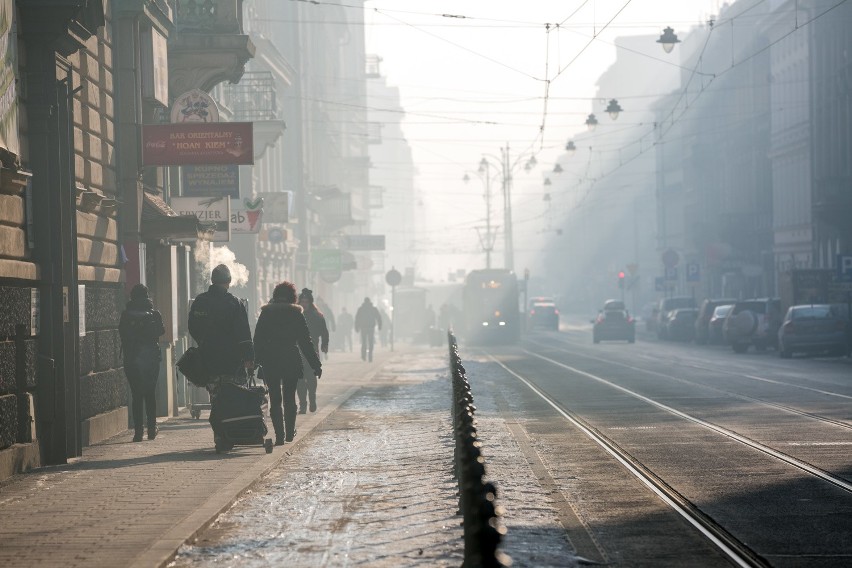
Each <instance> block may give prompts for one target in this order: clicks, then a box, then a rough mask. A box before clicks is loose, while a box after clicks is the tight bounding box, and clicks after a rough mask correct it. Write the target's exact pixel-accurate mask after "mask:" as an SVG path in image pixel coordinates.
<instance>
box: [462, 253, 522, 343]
mask: <svg viewBox="0 0 852 568" xmlns="http://www.w3.org/2000/svg"><path fill="white" fill-rule="evenodd" d="M518 301H519V300H518V278H517V276H515V273H514V272H512V271H511V270H506V269H500V268H492V269H484V270H473V271H471V272H470V273H468V275H467V279H466V280H465V284H464V290H463V292H462V302H463V311H464V336H465V339H466V340H467V341H468V342H470V343H513V342H516V341H518V339H520V335H521V327H520V324H521V317H520V309H519V305H518Z"/></svg>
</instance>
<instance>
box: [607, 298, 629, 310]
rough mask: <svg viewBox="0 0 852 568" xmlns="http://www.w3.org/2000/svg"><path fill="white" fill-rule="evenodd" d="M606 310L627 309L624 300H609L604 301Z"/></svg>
mask: <svg viewBox="0 0 852 568" xmlns="http://www.w3.org/2000/svg"><path fill="white" fill-rule="evenodd" d="M603 309H604V310H626V309H627V307H626V306H625V305H624V301H623V300H607V301H606V302H604V307H603Z"/></svg>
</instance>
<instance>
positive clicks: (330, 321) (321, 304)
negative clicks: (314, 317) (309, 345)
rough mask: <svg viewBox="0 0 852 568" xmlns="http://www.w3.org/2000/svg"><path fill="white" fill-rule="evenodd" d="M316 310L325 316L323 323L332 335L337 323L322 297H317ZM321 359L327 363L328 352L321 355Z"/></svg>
mask: <svg viewBox="0 0 852 568" xmlns="http://www.w3.org/2000/svg"><path fill="white" fill-rule="evenodd" d="M316 304H317V309H319V311H320V312H322V314H323V315H324V316H325V323H326V325H327V327H328V331H329V332H330V333H331V334H332V335H333V334H334V333H335V332H336V331H337V323H336V322H335V320H334V312H333V311H332V309H331V306H329V305H328V304H327V303H326V302H325V300H323V299H322V297H320V296H317V301H316ZM323 358H324V359H325V360H326V361H328V351H326V352H325V353H323Z"/></svg>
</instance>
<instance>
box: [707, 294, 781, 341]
mask: <svg viewBox="0 0 852 568" xmlns="http://www.w3.org/2000/svg"><path fill="white" fill-rule="evenodd" d="M781 320H782V315H781V300H779V299H778V298H754V299H751V300H742V301H739V302H736V303H735V304H734V307H733V308H731V312H730V313H729V314H728V317H726V318H725V324H724V326H723V327H722V332H723V333H724V336H725V340H726V341H727V342H728V344H729V345H730V346H731V349H733V350H734V353H745V352H746V351H748V348H749V347H751V346H752V345H754V348H755V349H757V350H758V351H765V350H766V349H767V348H768V347H775V346H777V344H778V328H779V327H781Z"/></svg>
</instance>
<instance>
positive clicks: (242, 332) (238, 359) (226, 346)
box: [189, 286, 254, 376]
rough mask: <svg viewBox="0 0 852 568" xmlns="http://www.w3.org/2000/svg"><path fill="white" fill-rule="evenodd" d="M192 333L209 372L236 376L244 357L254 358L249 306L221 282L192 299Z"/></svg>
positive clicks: (190, 320) (245, 358)
mask: <svg viewBox="0 0 852 568" xmlns="http://www.w3.org/2000/svg"><path fill="white" fill-rule="evenodd" d="M189 333H190V335H192V338H193V339H194V340H195V341H196V343H198V348H199V350H200V351H201V356H202V359H203V361H204V366H205V367H206V369H207V372H208V373H209V374H210V375H214V376H221V375H228V376H233V375H235V374H236V373H237V371H239V369H241V368H242V366H243V364H244V362H245V361H253V360H254V347H253V345H252V342H251V328H250V327H249V322H248V314H247V313H246V309H245V308H244V307H243V305H242V304H241V303H240V301H239V300H238V299H237V298H236V297H235V296H234V295H232V294H230V293H228V292H227V291H225V290H223V289H222V288H221V287H219V286H210V288H209V289H208V290H207V291H206V292H204V293H202V294H199V295H198V297H197V298H196V299H195V301H194V302H193V303H192V308H190V310H189Z"/></svg>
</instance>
